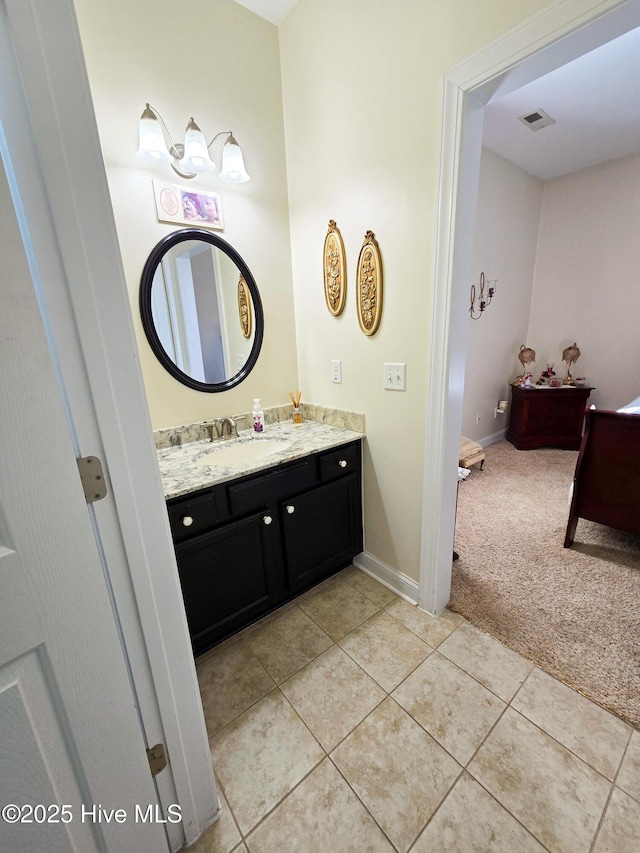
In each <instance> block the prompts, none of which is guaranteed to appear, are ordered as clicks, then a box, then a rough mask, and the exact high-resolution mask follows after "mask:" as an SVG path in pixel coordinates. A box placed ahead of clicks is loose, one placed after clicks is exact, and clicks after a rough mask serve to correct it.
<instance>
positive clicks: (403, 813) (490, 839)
mask: <svg viewBox="0 0 640 853" xmlns="http://www.w3.org/2000/svg"><path fill="white" fill-rule="evenodd" d="M197 669H198V677H199V681H200V686H201V692H202V698H203V705H204V709H205V717H206V721H207V727H208V731H209V735H210V744H211V756H212V760H213V766H214V769H215V772H216V776H217V779H218V783H219V791H220V796H221V800H222V804H223V813H222V816H221V818H220V819H219V821H218V822H217V823H216V824H214V825H213V826H212V827H210V828H209V830H207V832H205V833H204V834H203V836H201V838H200V839H199V840H198V841H197V842H196V844H195V845H193V846H192V847H190V848H189V853H229V851H237V853H286V851H292V853H293V851H295V853H341V851H344V853H365V851H394V850H396V851H400V853H405V851H409V850H411V851H412V853H426V851H433V853H440V851H448V853H457V851H460V853H482V851H491V853H514V851H517V853H535V851H538V853H539V851H545V850H547V851H553V853H574V851H575V853H579V852H580V851H585V853H586V851H593V853H605V851H612V853H613V851H615V853H638V851H640V731H636V730H634V729H632V728H631V727H630V726H628V725H626V724H625V723H624V722H622V721H621V720H620V719H618V718H617V717H614V716H612V715H611V714H609V713H608V712H606V711H604V710H602V709H601V708H600V707H598V706H597V705H594V704H593V703H592V702H590V701H589V700H588V699H586V698H585V697H583V696H581V695H580V694H578V693H576V692H575V691H573V690H571V689H569V688H568V687H566V686H565V685H563V684H561V683H560V682H559V681H556V680H555V679H554V678H552V677H551V676H549V675H547V674H546V673H545V672H543V671H542V670H540V669H538V668H537V667H535V666H533V665H532V664H531V663H530V662H529V661H527V660H525V659H524V658H521V657H520V656H519V655H517V654H515V653H514V652H512V651H510V650H509V649H507V648H505V647H504V646H502V645H501V644H500V643H498V642H497V641H495V640H493V639H492V638H491V637H489V636H487V635H486V634H483V633H482V632H480V631H478V630H477V629H476V628H474V627H473V626H471V625H469V624H468V623H467V622H465V621H464V620H463V619H462V618H461V617H459V616H457V615H455V614H453V613H450V612H448V611H445V613H444V614H443V615H441V616H440V617H438V618H433V617H430V616H428V615H427V614H425V613H422V612H421V611H419V610H418V608H417V607H414V606H412V605H411V604H409V603H408V602H406V601H404V600H403V599H401V598H399V597H398V596H396V595H395V594H394V593H392V592H391V591H390V590H388V589H386V587H384V586H382V585H381V584H379V583H378V582H377V581H375V580H374V579H373V578H371V577H370V576H368V575H367V574H365V573H363V572H361V571H360V570H358V569H356V568H354V567H353V566H350V567H349V568H348V569H345V570H344V571H343V572H341V573H340V574H338V575H336V576H334V577H333V578H331V579H329V580H328V581H326V582H325V583H324V584H322V585H321V586H320V587H316V588H315V589H313V590H311V591H310V592H309V593H306V594H305V595H304V596H302V597H300V598H298V599H296V600H295V602H293V603H291V604H288V605H286V606H285V607H284V608H282V609H280V610H279V611H278V612H277V613H275V614H272V615H271V616H269V617H267V618H266V619H265V620H263V621H262V622H260V623H258V624H256V625H254V626H252V627H251V628H249V629H247V630H246V631H244V632H243V633H242V634H240V635H238V636H236V637H234V638H231V639H230V640H227V641H226V642H225V643H223V644H222V645H221V646H218V647H217V648H216V649H214V650H212V651H211V652H209V653H208V654H207V655H205V656H203V657H201V658H200V659H199V660H198V664H197Z"/></svg>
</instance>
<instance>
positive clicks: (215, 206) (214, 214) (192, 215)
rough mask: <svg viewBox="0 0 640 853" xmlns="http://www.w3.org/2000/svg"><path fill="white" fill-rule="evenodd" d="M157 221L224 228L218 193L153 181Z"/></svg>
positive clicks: (217, 228) (220, 229) (216, 228)
mask: <svg viewBox="0 0 640 853" xmlns="http://www.w3.org/2000/svg"><path fill="white" fill-rule="evenodd" d="M153 195H154V198H155V200H156V213H157V215H158V222H171V223H174V224H177V225H197V226H198V228H212V229H214V230H216V231H224V220H223V218H222V199H221V197H220V193H214V192H211V191H210V190H198V189H196V188H195V187H184V186H180V184H170V183H165V182H163V181H153Z"/></svg>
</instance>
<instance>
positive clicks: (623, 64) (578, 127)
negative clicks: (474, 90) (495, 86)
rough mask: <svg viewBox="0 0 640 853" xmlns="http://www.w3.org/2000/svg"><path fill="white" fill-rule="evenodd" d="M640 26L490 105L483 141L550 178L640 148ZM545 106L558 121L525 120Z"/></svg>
mask: <svg viewBox="0 0 640 853" xmlns="http://www.w3.org/2000/svg"><path fill="white" fill-rule="evenodd" d="M639 80H640V29H638V30H632V31H631V32H628V33H625V35H623V36H620V37H619V38H617V39H615V40H614V41H611V42H609V43H608V44H605V45H603V46H602V47H600V48H598V49H597V50H593V51H591V52H590V53H587V54H585V55H584V56H581V57H579V58H578V59H576V60H574V61H573V62H570V63H569V64H567V65H564V66H562V68H559V69H557V70H556V71H553V72H552V73H551V74H547V75H546V76H544V77H541V78H539V79H538V80H536V81H534V82H533V83H529V84H528V85H527V86H523V87H522V88H521V89H518V90H516V91H515V92H512V93H511V94H509V95H506V96H505V97H503V98H501V99H500V100H497V101H495V102H490V103H489V104H487V106H486V108H485V111H484V135H483V142H484V144H485V145H486V146H487V148H490V149H491V150H492V151H495V153H496V154H499V155H501V156H502V157H505V158H506V159H507V160H510V161H511V162H512V163H515V164H516V166H520V167H521V168H522V169H524V170H525V171H527V172H529V173H531V174H532V175H535V176H536V177H538V178H541V179H542V180H549V179H550V178H557V177H559V176H560V175H564V174H567V173H568V172H576V171H578V170H580V169H586V168H588V167H590V166H596V165H597V164H598V163H604V162H605V161H606V160H613V159H617V158H619V157H627V156H630V155H632V154H638V153H640V95H639V94H638V81H639ZM540 108H542V109H543V110H544V111H545V112H546V113H548V114H549V115H550V116H551V118H553V119H555V121H556V124H554V125H551V126H549V127H546V128H543V129H541V130H537V131H532V130H531V129H530V128H529V127H527V126H526V125H525V124H523V123H522V122H521V121H518V116H521V115H528V114H530V113H532V112H535V111H536V110H538V109H540Z"/></svg>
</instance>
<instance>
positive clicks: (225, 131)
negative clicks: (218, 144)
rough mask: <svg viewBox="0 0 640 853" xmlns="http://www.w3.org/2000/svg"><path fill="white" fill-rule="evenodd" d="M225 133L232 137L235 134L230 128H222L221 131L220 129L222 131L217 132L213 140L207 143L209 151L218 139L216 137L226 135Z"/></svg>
mask: <svg viewBox="0 0 640 853" xmlns="http://www.w3.org/2000/svg"><path fill="white" fill-rule="evenodd" d="M225 135H226V136H231V137H232V136H233V132H232V131H230V130H221V131H220V133H216V135H215V136H214V137H213V139H212V140H211V142H210V143H209V144H208V145H207V151H208V150H209V148H211V146H212V145H213V143H214V142H215V141H216V139H217V138H218V137H219V136H225Z"/></svg>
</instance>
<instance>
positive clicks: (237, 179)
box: [218, 133, 251, 184]
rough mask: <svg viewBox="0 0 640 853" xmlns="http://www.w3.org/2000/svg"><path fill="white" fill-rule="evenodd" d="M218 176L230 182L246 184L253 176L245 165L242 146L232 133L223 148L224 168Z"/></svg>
mask: <svg viewBox="0 0 640 853" xmlns="http://www.w3.org/2000/svg"><path fill="white" fill-rule="evenodd" d="M218 177H219V178H220V180H221V181H226V182H227V183H229V184H244V183H246V182H247V181H250V180H251V176H250V175H249V174H248V173H247V170H246V169H245V167H244V158H243V156H242V151H241V150H240V146H239V145H238V143H237V142H236V140H235V138H234V136H233V134H232V133H230V134H229V138H228V139H227V141H226V142H225V144H224V147H223V149H222V168H221V169H220V174H219V176H218Z"/></svg>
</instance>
